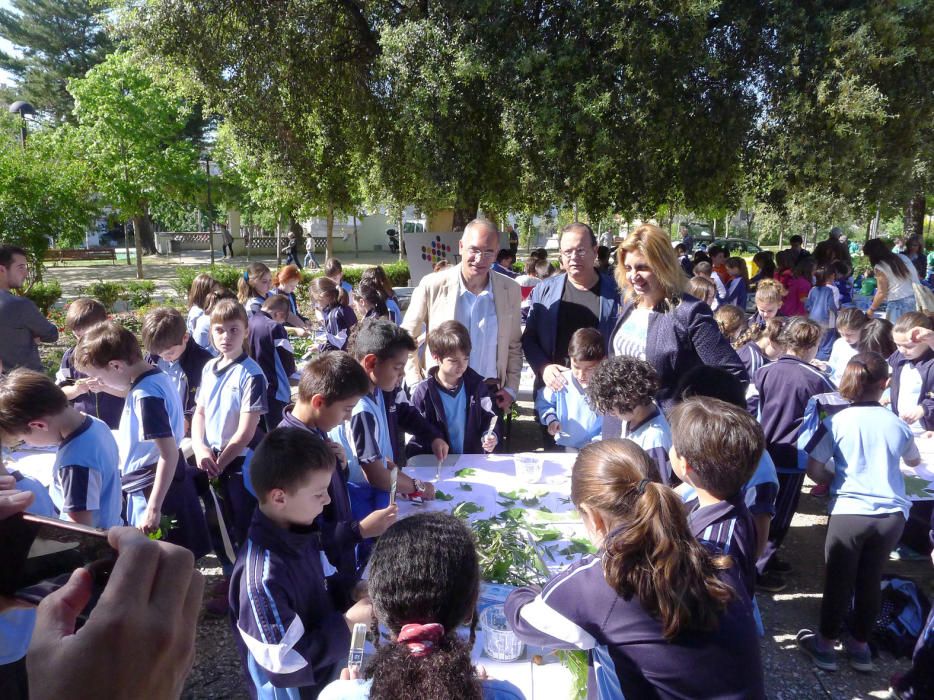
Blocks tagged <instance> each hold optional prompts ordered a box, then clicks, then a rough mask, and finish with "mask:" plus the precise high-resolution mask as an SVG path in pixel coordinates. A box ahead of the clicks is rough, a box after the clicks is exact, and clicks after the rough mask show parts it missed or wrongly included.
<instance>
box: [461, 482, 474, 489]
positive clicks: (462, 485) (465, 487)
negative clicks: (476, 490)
mask: <svg viewBox="0 0 934 700" xmlns="http://www.w3.org/2000/svg"><path fill="white" fill-rule="evenodd" d="M457 488H459V489H460V490H461V491H473V486H471V485H470V484H468V483H467V482H464V483H462V484H461V485H460V486H458V487H457Z"/></svg>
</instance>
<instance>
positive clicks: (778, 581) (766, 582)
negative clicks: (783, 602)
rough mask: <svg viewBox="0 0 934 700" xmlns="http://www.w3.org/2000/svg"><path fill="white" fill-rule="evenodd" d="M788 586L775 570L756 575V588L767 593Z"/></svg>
mask: <svg viewBox="0 0 934 700" xmlns="http://www.w3.org/2000/svg"><path fill="white" fill-rule="evenodd" d="M787 586H788V584H787V583H786V582H785V579H784V578H783V577H782V575H781V574H779V573H778V572H776V571H766V572H765V573H764V574H759V575H758V576H757V577H756V588H758V589H759V590H760V591H766V592H767V593H779V592H781V591H783V590H785V588H786V587H787Z"/></svg>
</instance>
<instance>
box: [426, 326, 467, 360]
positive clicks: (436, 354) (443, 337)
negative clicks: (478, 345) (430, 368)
mask: <svg viewBox="0 0 934 700" xmlns="http://www.w3.org/2000/svg"><path fill="white" fill-rule="evenodd" d="M471 349H472V346H471V343H470V332H469V331H468V330H467V328H466V327H465V326H464V324H462V323H459V322H458V321H445V322H444V323H442V324H441V325H440V326H438V327H437V328H434V329H433V330H432V331H431V333H429V334H428V351H429V352H430V353H431V356H432V357H433V358H435V361H436V362H441V360H443V359H444V358H445V357H452V356H453V355H454V354H455V353H458V352H459V353H463V354H464V355H466V356H467V357H470V351H471Z"/></svg>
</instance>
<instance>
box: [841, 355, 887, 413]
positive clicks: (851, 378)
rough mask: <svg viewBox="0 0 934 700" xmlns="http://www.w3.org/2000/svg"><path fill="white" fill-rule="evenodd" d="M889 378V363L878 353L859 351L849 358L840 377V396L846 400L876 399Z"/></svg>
mask: <svg viewBox="0 0 934 700" xmlns="http://www.w3.org/2000/svg"><path fill="white" fill-rule="evenodd" d="M888 378H889V363H888V362H886V361H885V358H884V357H882V355H880V354H879V353H875V352H861V353H859V354H857V355H854V356H853V357H851V358H850V361H849V362H847V363H846V368H845V369H844V370H843V378H842V379H840V396H842V397H843V398H845V399H846V400H848V401H866V400H872V401H878V400H879V396H881V395H882V392H883V391H884V389H885V382H886V381H887V380H888Z"/></svg>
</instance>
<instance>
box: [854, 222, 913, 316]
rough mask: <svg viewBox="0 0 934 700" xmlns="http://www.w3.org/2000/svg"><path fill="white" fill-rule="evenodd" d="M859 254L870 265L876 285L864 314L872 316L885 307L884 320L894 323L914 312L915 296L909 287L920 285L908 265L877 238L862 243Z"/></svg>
mask: <svg viewBox="0 0 934 700" xmlns="http://www.w3.org/2000/svg"><path fill="white" fill-rule="evenodd" d="M863 254H864V255H865V256H866V257H867V258H869V262H870V263H872V270H873V272H874V273H875V275H876V284H877V288H876V293H875V294H874V295H873V297H872V303H871V304H870V305H869V309H868V310H867V311H866V314H867V315H868V316H872V315H873V314H874V313H875V311H876V309H878V308H879V307H880V306H882V304H883V303H885V317H886V318H887V319H888V320H889V321H891V322H892V323H895V322H896V321H897V320H898V317H899V316H901V315H902V314H904V313H907V312H909V311H915V294H914V289H913V288H912V286H911V285H912V284H920V280H919V279H918V272H917V270H915V266H914V265H912V264H911V261H910V260H909V259H908V258H906V257H905V256H904V255H898V254H896V253H893V252H892V251H890V250H889V248H888V246H887V245H886V243H885V241H883V240H882V239H881V238H873V239H871V240H869V241H866V245H864V246H863Z"/></svg>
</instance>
